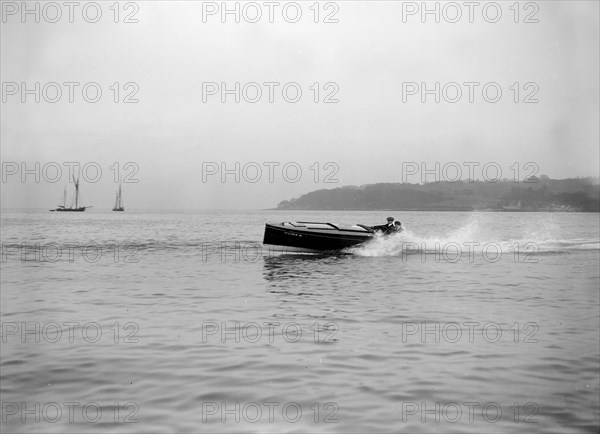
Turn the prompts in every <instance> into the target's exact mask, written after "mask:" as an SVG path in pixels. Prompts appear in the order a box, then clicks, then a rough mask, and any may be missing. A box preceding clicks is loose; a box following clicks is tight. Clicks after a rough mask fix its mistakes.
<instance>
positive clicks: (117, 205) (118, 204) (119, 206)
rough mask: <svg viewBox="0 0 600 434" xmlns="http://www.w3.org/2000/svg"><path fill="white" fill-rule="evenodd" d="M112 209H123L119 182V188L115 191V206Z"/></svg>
mask: <svg viewBox="0 0 600 434" xmlns="http://www.w3.org/2000/svg"><path fill="white" fill-rule="evenodd" d="M113 211H125V208H123V196H122V195H121V184H119V190H118V191H117V199H116V200H115V207H114V208H113Z"/></svg>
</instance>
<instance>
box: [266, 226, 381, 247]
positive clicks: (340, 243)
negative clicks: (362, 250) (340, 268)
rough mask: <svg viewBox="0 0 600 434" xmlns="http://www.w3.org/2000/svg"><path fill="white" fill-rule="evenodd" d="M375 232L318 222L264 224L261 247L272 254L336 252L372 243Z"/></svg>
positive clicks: (368, 229)
mask: <svg viewBox="0 0 600 434" xmlns="http://www.w3.org/2000/svg"><path fill="white" fill-rule="evenodd" d="M374 236H375V230H374V229H373V228H372V227H370V226H366V225H360V224H356V225H339V224H334V223H318V222H282V223H267V224H266V226H265V236H264V238H263V244H264V245H265V246H266V247H267V248H268V249H270V250H272V251H281V252H291V253H292V252H293V253H296V252H298V253H325V252H339V251H341V250H343V249H346V248H348V247H353V246H357V245H359V244H362V243H365V242H367V241H369V240H371V239H372V238H373V237H374Z"/></svg>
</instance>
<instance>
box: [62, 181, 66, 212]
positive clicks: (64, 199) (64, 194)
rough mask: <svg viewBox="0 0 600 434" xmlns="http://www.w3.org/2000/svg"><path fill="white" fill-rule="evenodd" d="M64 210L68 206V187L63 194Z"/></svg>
mask: <svg viewBox="0 0 600 434" xmlns="http://www.w3.org/2000/svg"><path fill="white" fill-rule="evenodd" d="M62 204H63V208H65V207H66V206H67V187H66V186H65V191H64V192H63V201H62Z"/></svg>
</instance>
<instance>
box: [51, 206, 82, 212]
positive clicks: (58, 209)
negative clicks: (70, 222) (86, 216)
mask: <svg viewBox="0 0 600 434" xmlns="http://www.w3.org/2000/svg"><path fill="white" fill-rule="evenodd" d="M85 208H86V207H85V206H82V207H81V208H56V209H51V210H50V211H59V212H84V211H85Z"/></svg>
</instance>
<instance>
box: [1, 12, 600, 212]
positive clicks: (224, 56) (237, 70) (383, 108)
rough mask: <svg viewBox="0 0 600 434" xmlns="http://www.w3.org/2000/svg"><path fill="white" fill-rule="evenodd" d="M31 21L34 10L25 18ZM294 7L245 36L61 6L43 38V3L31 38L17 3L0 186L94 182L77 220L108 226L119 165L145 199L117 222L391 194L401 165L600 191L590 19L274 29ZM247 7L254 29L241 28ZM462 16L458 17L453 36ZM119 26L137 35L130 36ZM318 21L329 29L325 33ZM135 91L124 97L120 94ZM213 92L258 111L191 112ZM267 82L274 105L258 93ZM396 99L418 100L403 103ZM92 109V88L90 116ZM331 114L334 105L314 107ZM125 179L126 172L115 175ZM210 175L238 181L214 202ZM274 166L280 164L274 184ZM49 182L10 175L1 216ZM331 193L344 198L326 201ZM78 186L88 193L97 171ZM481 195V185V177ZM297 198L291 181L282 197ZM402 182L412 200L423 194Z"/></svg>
mask: <svg viewBox="0 0 600 434" xmlns="http://www.w3.org/2000/svg"><path fill="white" fill-rule="evenodd" d="M35 3H36V2H28V4H29V5H30V7H31V9H34V7H35ZM235 3H236V2H228V5H229V6H228V7H229V8H231V9H233V8H234V7H235ZM289 3H290V2H279V5H278V6H276V7H275V9H274V14H273V21H274V22H273V23H270V22H269V16H268V15H269V9H268V6H266V5H265V4H264V2H257V3H255V4H254V5H251V6H247V7H246V8H244V6H245V3H244V2H241V3H239V7H240V22H239V23H236V22H235V16H234V15H233V14H230V15H226V16H225V21H226V22H225V23H223V22H222V17H221V15H220V13H218V12H217V13H216V14H215V15H208V14H204V15H203V9H204V11H205V12H210V11H211V10H213V7H216V8H220V7H221V2H218V3H211V2H192V1H181V2H149V1H148V2H139V1H138V2H135V3H133V2H130V3H129V4H127V5H126V4H125V2H123V3H121V4H120V10H119V12H120V13H119V16H118V17H117V20H118V21H119V22H118V23H115V22H114V19H115V18H116V17H115V11H114V9H110V6H111V5H112V4H113V2H100V5H101V10H102V16H101V18H100V19H99V21H98V22H96V23H90V22H87V21H86V20H85V19H84V18H87V19H88V20H89V21H93V20H94V17H95V10H94V9H93V8H92V7H88V8H87V9H86V15H85V17H84V16H83V14H82V9H83V6H84V5H86V2H82V3H80V6H79V7H78V8H75V9H74V11H73V21H74V22H73V23H70V22H69V9H68V8H67V7H65V6H61V5H63V2H58V3H57V4H58V5H59V6H60V7H61V12H62V17H61V18H60V19H59V20H58V22H56V23H51V22H48V21H52V20H55V18H54V17H55V16H56V12H57V10H56V8H53V7H46V8H45V9H44V7H45V3H40V6H39V8H40V22H39V23H36V22H35V15H33V14H29V15H25V17H23V16H22V15H21V11H20V10H16V11H15V9H14V8H15V7H16V8H19V9H20V8H21V2H4V1H3V2H2V10H3V17H2V24H1V25H2V29H1V38H2V40H1V52H2V53H1V63H2V65H1V74H2V83H3V94H2V97H3V101H2V105H1V108H2V114H1V127H2V131H1V145H2V149H1V159H2V162H3V164H4V169H7V170H8V171H10V172H12V171H13V169H14V166H13V165H10V164H9V165H8V166H7V163H17V165H20V164H21V163H22V162H26V163H27V164H28V166H29V167H30V168H33V167H34V163H35V162H39V163H40V165H41V167H43V166H44V165H48V163H52V162H55V163H57V164H58V165H63V163H64V162H78V163H79V164H81V165H82V166H83V165H84V164H86V163H95V164H97V165H98V166H99V167H101V168H102V176H101V177H100V179H99V181H98V182H96V183H90V182H87V183H86V182H84V181H82V192H83V195H84V201H85V203H84V204H85V205H94V207H96V208H99V209H109V208H110V207H111V206H112V201H113V197H114V194H115V190H116V184H115V181H114V175H115V172H114V170H111V169H110V167H111V165H113V163H115V162H117V163H118V165H119V166H120V167H121V174H127V173H130V174H131V173H132V171H133V170H132V169H131V168H132V167H138V168H139V171H137V173H136V174H134V175H133V176H132V177H131V178H130V180H132V179H137V180H139V182H138V183H135V184H133V183H126V184H124V187H123V190H124V199H125V205H126V206H127V207H129V208H161V209H164V208H239V209H245V208H269V207H274V206H276V205H277V203H278V202H279V201H281V200H284V199H289V198H291V197H297V196H299V195H301V194H304V193H307V192H309V191H312V190H315V189H319V188H333V187H338V186H342V185H349V184H357V185H361V184H367V183H376V182H401V181H402V175H403V167H406V166H403V163H407V162H409V163H410V162H415V163H418V164H420V163H421V162H425V163H427V164H428V165H429V167H434V166H433V165H434V163H435V162H440V163H441V165H444V164H446V163H449V162H457V163H458V164H459V165H461V166H462V165H463V163H464V162H478V163H480V165H481V166H483V165H484V164H486V163H489V162H495V163H497V164H498V166H499V167H500V168H501V169H502V170H503V177H506V178H512V177H513V176H514V172H513V171H511V169H510V167H511V166H512V165H513V163H514V162H517V163H518V165H519V166H520V168H521V177H522V175H523V173H527V171H523V168H524V166H525V164H526V163H528V162H533V163H535V164H536V165H537V167H539V172H538V173H537V174H547V175H549V176H550V177H552V178H565V177H575V176H598V171H599V168H598V165H599V159H600V156H599V143H600V140H599V119H600V113H599V92H600V90H599V83H598V80H599V78H598V77H599V76H600V71H599V53H600V49H599V40H600V38H599V23H598V16H599V6H598V2H597V1H568V2H567V1H565V2H561V1H537V2H529V3H528V5H529V6H526V3H527V2H521V3H520V6H519V8H518V9H519V10H518V12H519V14H518V17H517V16H516V11H515V9H514V8H513V9H510V7H511V5H513V3H514V2H512V1H510V2H499V3H498V4H499V5H500V10H501V12H502V15H501V17H500V18H499V20H498V21H497V22H495V23H493V22H491V21H494V20H495V18H494V17H495V14H496V12H497V11H496V10H495V9H494V7H488V8H487V9H486V15H484V13H483V11H482V9H483V6H484V5H486V4H487V3H489V2H481V6H479V7H477V8H475V10H474V11H473V16H472V21H473V22H472V23H471V22H469V21H470V17H469V9H468V8H467V7H466V6H464V3H463V2H457V3H454V4H451V5H450V6H448V4H447V2H439V3H437V2H428V5H429V7H430V8H431V9H434V8H435V7H436V4H437V7H439V9H440V22H439V23H436V22H435V16H434V15H432V14H430V15H426V16H425V17H424V18H425V22H422V21H423V17H422V16H421V14H420V12H421V11H417V12H416V13H415V14H414V15H409V14H408V13H409V12H414V11H415V10H414V8H415V7H417V8H420V7H421V2H416V3H413V2H394V1H385V2H373V1H341V2H329V3H327V2H321V3H320V5H318V6H319V7H318V9H319V12H320V13H319V16H318V21H319V22H318V23H315V22H314V19H315V9H317V8H315V6H312V5H313V4H314V2H313V1H310V2H299V4H300V9H301V11H302V16H301V17H300V19H299V21H298V22H296V23H292V22H288V21H286V18H287V19H288V20H289V21H293V20H294V15H295V9H294V5H292V6H288V4H289ZM255 5H258V6H259V7H260V8H261V11H262V14H263V15H262V17H261V19H260V21H259V22H257V23H251V22H248V20H253V19H254V17H255V15H256V11H257V8H256V7H255ZM284 5H285V6H286V7H287V9H286V12H287V14H286V15H285V16H284V15H283V13H282V9H283V6H284ZM456 5H457V6H458V7H459V8H460V11H461V12H462V17H461V18H460V20H458V22H456V23H451V22H449V21H452V20H455V17H456V16H457V15H456V13H457V11H458V9H457V8H456ZM532 5H533V6H532ZM311 7H312V9H311ZM243 12H245V14H244V13H243ZM403 12H404V14H403ZM13 13H14V14H13ZM128 15H130V19H136V20H138V22H137V23H124V22H123V21H124V20H125V18H126V17H127V16H128ZM327 16H329V19H330V20H337V21H338V22H337V23H335V22H332V23H324V22H323V21H324V20H325V18H326V17H327ZM245 18H246V19H247V20H246V19H245ZM515 19H516V20H517V21H518V22H517V23H515ZM23 20H25V21H26V22H25V23H23V22H22V21H23ZM526 20H527V21H535V20H537V21H538V22H527V23H526V22H523V21H526ZM203 21H206V22H203ZM36 82H39V83H40V91H39V94H38V95H39V97H40V102H39V103H36V102H35V101H34V98H35V96H36V95H34V93H35V91H34V93H32V94H25V95H24V96H25V97H26V101H25V102H22V101H21V98H22V95H21V91H22V88H21V86H22V85H21V83H25V84H26V86H27V88H28V89H35V83H36ZM51 82H55V83H59V84H60V89H61V91H62V96H61V98H60V99H59V100H58V102H56V103H51V102H48V101H46V99H49V100H52V99H55V98H57V96H56V86H54V85H48V83H51ZM68 82H77V83H80V85H79V86H74V85H72V86H73V87H72V89H74V94H73V98H74V102H72V103H70V102H69V85H64V83H68ZM91 82H93V83H97V87H99V88H100V89H101V91H102V97H101V99H100V100H99V101H98V102H96V103H91V102H86V101H85V100H84V98H83V96H82V88H83V85H84V84H86V83H91ZM115 82H117V83H119V84H118V86H117V87H118V88H119V89H120V91H119V95H118V100H119V102H117V103H115V102H114V97H115V96H116V95H115V89H116V87H114V86H113V83H115ZM130 82H131V83H135V85H130V86H129V87H127V88H125V87H124V86H125V83H130ZM223 82H224V83H226V86H227V88H228V89H234V88H235V87H234V86H235V83H236V82H239V83H240V88H243V87H244V86H245V85H246V84H247V83H251V82H255V83H259V84H260V88H261V90H262V98H261V99H260V100H259V101H258V102H256V103H251V102H248V101H246V100H245V99H244V95H243V94H242V91H241V90H240V94H239V96H240V98H241V101H240V102H239V103H235V101H234V97H235V95H234V94H230V95H227V94H225V95H224V96H225V97H226V98H227V100H226V102H225V103H223V102H221V93H219V92H218V90H217V93H216V94H215V95H209V94H208V93H206V92H205V94H204V95H203V86H204V90H205V91H206V90H215V88H214V87H212V88H211V87H210V85H208V88H207V85H206V84H204V85H203V83H217V84H218V86H219V88H220V87H221V83H223ZM269 82H271V83H279V85H275V84H273V85H264V83H269ZM436 82H438V83H440V91H439V93H438V96H439V97H440V102H439V103H436V102H435V100H434V99H435V97H436V95H434V93H435V83H436ZM452 82H453V83H458V89H460V90H461V91H462V96H461V97H460V98H458V96H457V94H456V89H457V86H456V85H450V86H446V88H445V93H444V90H443V89H444V86H445V85H447V84H448V83H452ZM14 83H16V84H17V85H18V86H17V87H16V88H15V85H14ZM286 83H297V84H294V85H293V86H288V87H287V88H286V89H287V94H286V95H287V97H288V99H290V100H291V99H293V98H294V97H295V96H296V92H295V91H296V87H300V89H301V90H302V95H301V97H300V99H299V101H298V102H296V103H292V102H288V101H286V100H285V99H284V97H283V96H282V89H283V87H284V85H285V84H286ZM314 83H318V85H317V86H316V87H315V86H314ZM326 83H330V84H329V85H328V86H326ZM407 83H416V84H417V88H416V90H415V87H414V85H411V84H407ZM421 83H426V86H427V88H429V89H432V90H434V93H432V94H430V95H427V94H425V95H423V96H424V97H426V101H425V102H422V100H421V97H422V95H421V92H420V90H421V86H422V85H421ZM464 83H479V84H478V85H464ZM487 83H491V85H489V86H487V87H486V89H487V94H486V97H487V98H488V100H490V101H491V100H493V99H494V98H495V96H496V93H495V92H496V90H497V89H500V90H501V91H502V96H501V98H500V100H499V101H498V102H496V103H492V102H489V101H486V99H484V95H483V94H482V89H483V87H484V85H485V84H487ZM515 83H517V84H516V85H515ZM411 86H413V87H411ZM469 86H471V87H469ZM44 87H45V91H44ZM111 87H112V89H111ZM311 88H312V89H311ZM317 88H318V89H319V92H318V100H319V101H318V102H315V101H314V98H315V96H316V92H315V90H316V89H317ZM94 89H95V88H94V87H88V89H87V90H88V97H89V98H94V96H95V90H94ZM269 89H273V98H274V101H273V102H269ZM470 89H472V90H473V102H470V101H469V90H470ZM517 89H518V91H517ZM136 90H137V92H136V93H135V95H133V96H132V98H135V99H137V100H139V102H137V103H129V104H126V103H123V99H124V98H125V97H126V96H127V95H129V94H130V93H132V92H133V91H136ZM403 90H404V92H403ZM409 91H412V92H409ZM44 92H45V93H44ZM415 92H416V94H414V95H412V94H410V93H415ZM332 93H334V95H330V94H332ZM517 93H518V94H517ZM203 96H204V99H205V100H206V101H203ZM245 96H246V99H248V100H251V99H253V98H255V96H256V88H255V87H253V86H247V87H246V94H245ZM327 96H330V99H337V100H339V102H337V103H324V102H323V100H324V99H325V98H326V97H327ZM44 97H46V98H44ZM515 98H517V100H518V102H515ZM455 99H456V100H457V101H456V102H454V103H453V102H450V100H455ZM525 99H529V100H533V101H535V100H537V101H538V102H534V103H525V102H524V100H525ZM128 162H132V163H135V165H136V166H128V168H129V169H128V170H124V165H125V164H126V163H128ZM236 162H239V163H240V166H239V167H240V172H239V175H240V180H239V181H240V182H239V183H236V182H235V176H234V174H233V172H235V167H236V166H235V163H236ZM221 163H226V164H227V166H228V167H229V169H231V170H232V173H231V174H230V175H227V177H226V179H225V182H222V179H221V176H220V173H218V174H216V175H211V174H210V173H208V172H207V169H210V170H214V169H215V168H217V169H219V170H220V165H221ZM286 163H294V164H292V165H288V166H287V167H288V171H287V172H286V173H282V168H283V166H284V165H285V164H286ZM315 163H316V166H315ZM327 163H333V164H329V165H327ZM269 164H270V166H271V167H272V170H273V172H272V176H273V182H269ZM276 164H279V165H278V166H277V165H276ZM244 165H246V166H245V167H246V171H245V172H243V171H242V168H243V167H244ZM51 166H52V164H50V165H49V166H47V169H48V172H47V173H46V175H48V176H47V177H50V178H53V177H54V175H55V172H53V171H52V170H53V169H52V167H51ZM481 166H480V167H481ZM114 167H115V166H113V169H114ZM256 167H262V177H261V179H260V180H258V182H255V183H252V182H249V181H251V180H253V179H255V178H256V177H257V175H258V173H257V171H256ZM298 167H300V168H301V169H302V174H301V175H298V176H297V174H296V168H298ZM311 167H312V169H311ZM317 167H319V171H318V172H317V171H316V168H317ZM513 168H514V166H513ZM51 169H52V170H51ZM63 169H64V170H63V173H62V177H61V179H60V180H59V181H58V182H56V183H51V182H48V179H46V178H47V177H44V176H43V175H44V174H43V173H42V174H41V175H42V176H41V179H40V182H39V183H36V182H35V180H34V177H33V176H32V175H30V176H27V178H26V182H25V183H22V182H21V178H20V174H17V175H10V176H7V173H8V172H7V171H6V170H5V171H4V173H3V175H5V177H7V179H6V182H5V180H4V179H3V182H2V207H4V208H13V207H38V208H46V207H48V208H50V207H54V206H56V205H57V203H58V202H57V200H58V198H59V197H61V195H62V191H63V188H64V186H65V185H66V183H67V181H68V180H67V173H68V172H67V167H66V166H63ZM211 173H212V172H211ZM328 174H329V175H332V176H331V178H330V180H332V181H335V180H337V181H338V182H337V183H327V182H324V181H325V177H326V175H328ZM466 174H467V172H466V169H465V173H464V175H466ZM88 175H89V176H88V178H90V179H92V178H94V177H95V173H94V171H93V170H91V169H90V172H89V173H88ZM475 175H476V177H478V178H480V177H481V176H480V171H479V172H478V171H477V170H475ZM286 176H287V179H288V181H286V178H285V177H286ZM203 178H205V179H203ZM294 178H297V179H298V181H297V182H295V183H293V182H290V181H291V180H292V179H294ZM407 180H408V181H411V182H419V176H414V177H412V178H408V179H407ZM429 180H433V179H432V178H430V179H429ZM205 181H206V182H205Z"/></svg>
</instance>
